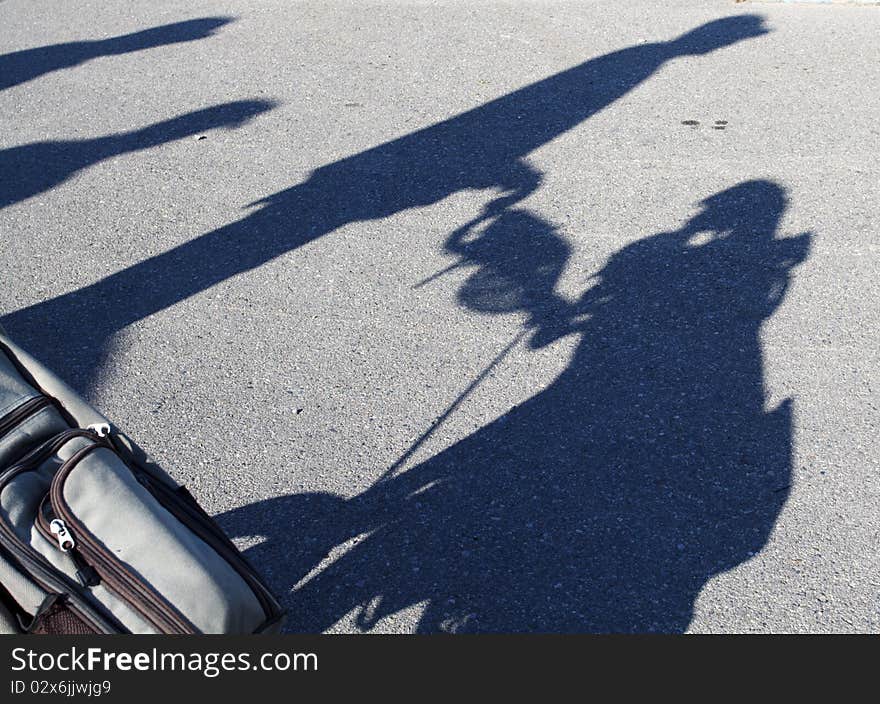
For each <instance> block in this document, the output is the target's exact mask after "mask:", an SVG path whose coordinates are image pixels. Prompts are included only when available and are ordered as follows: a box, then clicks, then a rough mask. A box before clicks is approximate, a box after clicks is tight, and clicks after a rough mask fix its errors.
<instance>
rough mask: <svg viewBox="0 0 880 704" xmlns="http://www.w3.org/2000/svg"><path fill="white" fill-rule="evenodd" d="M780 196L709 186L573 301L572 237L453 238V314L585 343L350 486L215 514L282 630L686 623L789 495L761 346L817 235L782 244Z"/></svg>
mask: <svg viewBox="0 0 880 704" xmlns="http://www.w3.org/2000/svg"><path fill="white" fill-rule="evenodd" d="M785 208H786V197H785V193H784V191H783V189H782V188H781V187H780V186H778V185H776V184H774V183H772V182H769V181H750V182H745V183H741V184H739V185H736V186H734V187H733V188H730V189H728V190H726V191H723V192H721V193H718V194H716V195H713V196H712V197H710V198H708V199H706V200H705V201H703V203H702V209H701V211H700V212H699V213H698V214H697V215H696V216H695V217H694V218H692V219H691V220H690V221H689V222H687V223H686V224H685V225H684V226H683V227H681V228H680V229H678V230H675V231H673V232H662V233H660V234H656V235H653V236H650V237H647V238H645V239H642V240H639V241H637V242H635V243H633V244H630V245H628V246H626V247H624V248H623V249H622V250H620V251H619V252H617V253H616V254H614V255H613V256H612V257H611V258H610V259H609V261H608V262H607V265H606V266H605V267H604V268H603V269H602V271H601V272H600V273H599V274H597V275H596V276H595V277H594V280H593V284H592V285H591V286H590V287H589V289H588V290H587V291H586V292H585V293H584V294H583V296H582V297H581V298H580V300H578V301H577V302H569V301H566V300H564V299H562V298H561V297H560V296H558V295H557V294H556V293H555V292H554V286H553V283H554V280H555V279H556V278H557V277H558V274H559V273H560V272H561V271H562V267H561V264H563V263H564V261H565V260H567V258H568V249H567V245H566V244H565V243H564V242H563V241H562V240H561V238H560V237H559V235H557V234H556V233H554V232H553V229H552V227H551V226H550V225H548V224H547V223H544V222H542V221H541V220H539V219H538V218H536V217H535V216H533V215H530V214H528V213H526V212H521V211H514V212H505V213H502V214H501V215H500V216H498V217H497V219H495V220H493V221H492V222H491V223H490V224H489V226H488V227H487V228H486V229H485V230H484V231H483V232H482V233H478V234H476V235H474V234H473V233H471V235H469V236H468V237H463V236H462V233H456V234H455V235H453V237H451V238H450V241H449V242H448V243H447V244H448V246H449V247H450V250H451V251H455V252H456V253H458V254H460V255H461V256H462V257H463V258H465V260H466V263H467V264H468V265H469V266H476V267H477V269H476V270H475V271H474V273H473V274H472V275H471V276H470V278H468V280H467V281H466V282H465V283H464V285H463V286H462V289H461V292H460V301H461V303H462V304H463V305H464V306H466V307H468V308H471V309H474V310H479V311H482V312H484V313H487V314H497V313H506V312H512V311H523V312H526V313H527V314H528V316H527V321H528V322H527V325H528V333H529V337H528V346H529V347H531V348H533V349H534V348H539V347H542V346H544V345H547V344H549V343H550V342H552V341H553V340H555V339H558V338H559V337H561V336H563V335H576V336H577V347H576V351H575V353H574V355H573V357H572V359H571V362H570V364H569V365H568V366H567V368H566V369H565V370H564V371H563V372H562V373H561V374H560V375H559V377H558V378H557V379H556V380H555V381H553V382H552V383H551V384H550V385H549V386H548V387H547V388H546V389H544V390H542V391H540V392H539V393H537V394H536V395H534V396H533V397H532V398H530V399H529V400H528V401H526V402H525V403H523V404H521V405H519V406H517V407H515V408H513V409H512V410H511V411H510V412H508V413H507V414H505V415H504V416H502V417H500V418H498V419H497V420H495V421H494V422H492V423H490V424H488V425H487V426H485V427H483V428H481V429H480V430H478V431H477V432H475V433H474V434H472V435H471V436H469V437H467V438H465V439H463V440H461V441H460V442H458V443H456V444H455V445H453V446H452V447H450V448H449V449H447V450H445V451H443V452H441V453H440V454H438V455H436V456H434V457H433V458H431V459H429V460H427V461H425V462H423V463H421V464H418V465H416V466H415V467H413V468H411V469H409V470H408V471H405V472H403V473H400V474H397V475H391V474H389V475H386V478H385V479H383V480H381V481H379V482H377V483H376V484H374V485H373V486H372V487H371V488H369V489H368V490H366V491H365V492H363V493H362V494H360V495H357V496H355V497H353V498H350V499H345V498H343V497H337V496H334V495H331V494H306V495H294V496H287V497H280V498H274V499H269V500H266V501H263V502H260V503H257V504H253V505H249V506H244V507H242V508H238V509H235V510H232V511H230V512H228V513H225V514H223V515H222V516H220V518H219V520H220V522H221V524H222V525H223V526H224V527H225V528H226V529H227V530H228V531H229V532H230V533H231V534H232V535H236V536H251V537H254V536H257V537H258V538H261V539H262V540H263V542H261V543H258V544H256V545H255V546H254V547H252V548H251V549H249V550H248V552H247V554H248V556H249V557H250V558H251V560H252V561H253V562H255V563H256V564H257V565H258V566H259V568H260V569H263V570H265V571H267V572H268V574H269V578H270V580H271V581H272V583H273V584H274V586H275V587H276V589H277V590H278V591H279V592H280V593H282V594H283V598H284V600H285V601H286V605H287V606H288V608H289V610H290V617H289V618H290V622H289V627H290V628H291V629H292V630H296V631H319V630H322V629H326V628H328V627H329V626H331V625H332V624H334V623H336V622H337V621H338V620H339V619H340V618H342V617H343V616H345V615H346V614H349V613H351V612H354V614H355V622H356V624H357V625H358V626H359V627H360V628H363V629H369V628H370V627H372V626H374V625H375V624H376V623H377V622H378V621H379V619H381V618H383V617H385V616H388V615H390V614H394V613H396V612H398V611H400V610H401V609H404V608H407V607H413V606H415V605H419V607H420V608H422V614H421V618H420V619H419V621H418V630H419V631H421V632H434V631H459V632H468V631H504V632H512V631H546V632H570V631H593V632H646V631H666V632H669V631H673V632H677V631H682V630H684V629H686V628H687V626H688V624H689V622H690V620H691V617H692V610H693V604H694V599H695V597H696V595H697V593H698V592H699V590H700V589H701V587H702V586H703V585H704V584H705V583H706V581H707V579H709V578H710V577H712V576H713V575H715V574H718V573H719V572H723V571H725V570H728V569H730V568H732V567H734V566H736V565H738V564H740V563H741V562H743V561H745V560H748V559H749V557H750V556H751V555H753V554H754V553H756V552H757V551H759V550H760V549H761V548H762V546H763V545H764V544H765V542H766V541H767V538H768V536H769V534H770V531H771V529H772V527H773V525H774V522H775V520H776V518H777V515H778V514H779V511H780V509H781V507H782V505H783V504H784V502H785V499H786V497H787V494H788V485H789V481H790V473H791V466H790V465H791V443H792V438H791V412H792V411H791V401H790V400H786V401H784V402H782V403H781V404H779V405H778V406H777V407H775V408H770V409H768V408H765V405H766V401H767V397H766V392H765V384H764V375H763V362H762V352H761V342H760V331H761V324H762V323H763V321H765V320H766V319H767V318H768V317H769V316H770V315H771V314H772V313H773V311H774V310H775V309H776V308H777V306H778V305H779V304H780V302H781V301H782V299H783V296H784V295H785V291H786V288H787V286H788V282H789V279H790V276H791V272H792V269H793V267H794V266H795V265H797V264H798V263H799V262H802V261H803V260H804V259H805V258H806V257H807V255H808V251H809V247H810V235H809V234H802V235H799V236H797V237H786V238H780V237H779V236H778V233H777V229H778V226H779V222H780V218H781V217H782V215H783V212H784V210H785ZM554 239H555V240H557V241H555V242H554ZM465 242H467V244H465ZM536 260H537V261H536ZM339 546H343V547H342V548H340V547H339ZM334 548H336V552H335V553H334V557H335V561H331V562H330V564H329V565H326V566H322V568H321V569H316V566H318V565H319V563H320V561H321V560H322V559H323V558H324V557H325V556H326V555H327V554H328V552H329V551H331V550H333V549H334ZM294 585H296V589H292V587H293V586H294Z"/></svg>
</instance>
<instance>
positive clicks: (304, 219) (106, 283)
mask: <svg viewBox="0 0 880 704" xmlns="http://www.w3.org/2000/svg"><path fill="white" fill-rule="evenodd" d="M766 32H767V30H766V29H765V28H764V26H763V20H762V19H761V18H760V17H759V16H755V15H738V16H733V17H728V18H725V19H721V20H716V21H713V22H709V23H707V24H704V25H702V26H700V27H697V28H696V29H694V30H692V31H690V32H687V33H685V34H683V35H681V36H679V37H677V38H675V39H672V40H670V41H665V42H655V43H646V44H640V45H637V46H633V47H629V48H626V49H622V50H620V51H615V52H612V53H610V54H606V55H604V56H600V57H597V58H594V59H590V60H588V61H585V62H584V63H582V64H580V65H578V66H575V67H573V68H571V69H568V70H566V71H562V72H560V73H557V74H555V75H553V76H550V77H548V78H545V79H543V80H541V81H538V82H536V83H533V84H531V85H528V86H526V87H524V88H521V89H519V90H516V91H514V92H512V93H509V94H507V95H504V96H502V97H500V98H497V99H495V100H492V101H490V102H488V103H486V104H484V105H481V106H479V107H476V108H474V109H472V110H469V111H467V112H464V113H462V114H460V115H457V116H455V117H452V118H450V119H448V120H445V121H443V122H440V123H437V124H435V125H432V126H430V127H426V128H424V129H421V130H418V131H416V132H412V133H410V134H407V135H405V136H403V137H400V138H398V139H395V140H392V141H390V142H386V143H384V144H382V145H380V146H377V147H374V148H372V149H368V150H366V151H363V152H360V153H358V154H355V155H352V156H350V157H346V158H344V159H341V160H339V161H336V162H333V163H331V164H328V165H325V166H322V167H320V168H318V169H316V170H315V171H314V172H312V174H311V175H310V176H309V178H308V179H307V180H306V181H304V182H303V183H300V184H298V185H295V186H293V187H291V188H288V189H285V190H283V191H280V192H278V193H276V194H274V195H271V196H268V197H267V198H264V199H262V200H260V201H259V202H257V203H253V204H251V212H249V214H247V215H246V216H244V217H243V218H242V219H240V220H238V221H236V222H233V223H231V224H228V225H226V226H223V227H221V228H219V229H217V230H214V231H212V232H208V233H206V234H203V235H201V236H199V237H197V238H195V239H193V240H190V241H188V242H186V243H184V244H182V245H180V246H178V247H175V248H173V249H170V250H168V251H166V252H164V253H162V254H159V255H157V256H154V257H150V258H148V259H146V260H143V261H140V262H138V263H136V264H133V265H131V266H129V267H127V268H125V269H122V270H121V271H118V272H117V273H115V274H112V275H110V276H108V277H106V278H104V279H101V280H100V281H97V282H95V283H93V284H91V285H88V286H85V287H82V288H80V289H77V290H75V291H71V292H69V293H66V294H63V295H61V296H59V297H57V298H53V299H51V300H47V301H43V302H41V303H38V304H35V305H33V306H30V307H28V308H25V309H22V310H19V311H16V312H14V313H12V314H10V315H6V316H5V317H4V318H3V319H2V320H0V323H2V324H3V325H4V326H5V327H6V328H7V329H8V330H9V331H10V333H11V334H13V335H14V336H15V337H16V338H17V339H18V340H20V341H21V342H22V344H24V345H26V346H28V347H29V348H31V349H36V350H40V353H41V354H42V355H43V356H44V357H45V358H46V359H45V361H46V362H48V363H49V364H50V366H52V367H53V368H54V369H56V370H58V371H59V372H60V373H61V374H62V375H63V376H65V377H66V378H67V379H69V380H70V381H71V383H73V384H74V386H76V387H77V388H79V389H82V390H84V391H86V392H88V391H89V390H90V389H91V387H92V386H93V384H94V382H95V379H96V375H97V374H98V373H99V372H100V369H101V368H102V365H103V363H104V360H105V357H106V355H107V353H108V350H109V343H110V341H111V339H112V337H113V335H114V334H115V333H117V332H119V331H120V330H122V329H123V328H125V327H126V326H128V325H130V324H132V323H135V322H137V321H139V320H142V319H144V318H146V317H147V316H149V315H151V314H154V313H156V312H158V311H161V310H163V309H165V308H168V307H169V306H172V305H174V304H176V303H178V302H180V301H182V300H184V299H186V298H188V297H190V296H192V295H195V294H197V293H199V292H201V291H204V290H205V289H207V288H209V287H211V286H214V285H216V284H219V283H221V282H223V281H225V280H227V279H229V278H230V277H232V276H235V275H237V274H241V273H243V272H246V271H249V270H252V269H254V268H256V267H258V266H260V265H262V264H264V263H265V262H267V261H269V260H271V259H273V258H275V257H277V256H279V255H282V254H284V253H287V252H290V251H291V250H294V249H296V248H297V247H300V246H301V245H303V244H305V243H307V242H310V241H312V240H314V239H316V238H318V237H321V236H323V235H326V234H328V233H330V232H332V231H334V230H336V229H338V228H340V227H342V226H343V225H346V224H348V223H352V222H357V221H365V220H374V219H379V218H384V217H387V216H390V215H392V214H394V213H399V212H401V211H403V210H406V209H408V208H414V207H419V206H425V205H429V204H433V203H437V202H439V201H441V200H443V199H444V198H446V197H448V196H450V195H452V194H454V193H456V192H458V191H461V190H465V189H489V188H491V189H494V190H495V191H496V193H497V195H498V196H499V197H500V198H501V199H502V200H503V202H504V207H507V208H511V207H512V206H513V205H515V204H516V203H517V202H519V201H521V200H522V199H523V198H525V197H526V196H528V195H529V194H530V193H532V192H533V191H534V190H535V189H536V188H538V186H539V185H540V183H541V179H542V175H541V173H540V172H539V171H538V170H537V169H535V168H534V167H533V166H532V165H531V164H530V163H529V162H528V160H527V156H528V154H529V153H530V152H532V151H534V150H535V149H537V148H538V147H540V146H542V145H544V144H546V143H547V142H549V141H551V140H552V139H554V138H556V137H558V136H559V135H561V134H563V133H564V132H566V131H567V130H570V129H572V128H574V127H575V126H577V125H578V124H580V123H581V122H583V121H584V120H586V119H588V118H589V117H590V116H592V115H594V114H595V113H596V112H598V111H600V110H602V109H603V108H605V107H606V106H608V105H609V104H611V103H613V102H614V101H615V100H617V99H618V98H620V97H621V96H623V95H625V94H626V93H627V92H629V91H630V90H632V89H634V88H635V87H636V86H638V85H639V84H640V83H641V82H643V81H644V80H646V79H647V78H648V77H650V76H651V75H652V74H653V73H654V72H655V71H657V70H658V69H660V68H661V67H662V66H663V65H664V64H666V62H668V61H671V60H674V59H676V58H678V57H684V56H698V55H704V54H708V53H710V52H712V51H714V50H716V49H719V48H721V47H725V46H729V45H732V44H734V43H736V42H739V41H742V40H745V39H749V38H753V37H757V36H760V35H762V34H764V33H766ZM84 336H85V339H84ZM72 337H76V338H77V339H80V340H82V345H81V353H79V354H76V355H71V354H69V352H68V351H67V350H64V349H63V348H62V347H60V346H57V345H55V344H54V341H55V340H57V339H72Z"/></svg>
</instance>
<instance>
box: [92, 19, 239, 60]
mask: <svg viewBox="0 0 880 704" xmlns="http://www.w3.org/2000/svg"><path fill="white" fill-rule="evenodd" d="M232 21H233V18H231V17H201V18H199V19H196V20H186V21H184V22H174V23H172V24H164V25H162V26H160V27H151V28H150V29H145V30H143V31H140V32H133V33H131V34H126V35H123V36H121V37H113V38H111V39H106V40H104V42H103V43H105V44H107V45H109V46H110V47H111V51H115V52H120V53H121V52H129V51H137V50H139V49H149V48H152V47H157V46H163V45H165V44H179V43H182V42H190V41H196V40H198V39H205V38H207V37H210V36H211V35H213V34H214V33H216V32H217V30H218V29H220V28H221V27H223V26H225V25H227V24H229V23H230V22H232Z"/></svg>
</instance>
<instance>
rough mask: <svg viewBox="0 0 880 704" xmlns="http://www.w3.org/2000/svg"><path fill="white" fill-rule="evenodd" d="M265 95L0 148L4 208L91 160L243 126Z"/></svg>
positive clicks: (261, 108)
mask: <svg viewBox="0 0 880 704" xmlns="http://www.w3.org/2000/svg"><path fill="white" fill-rule="evenodd" d="M273 106H274V103H272V102H269V101H265V100H241V101H237V102H233V103H225V104H222V105H214V106H212V107H209V108H204V109H202V110H196V111H194V112H190V113H187V114H185V115H179V116H178V117H175V118H173V119H170V120H163V121H162V122H157V123H156V124H154V125H149V126H147V127H144V128H143V129H139V130H133V131H131V132H123V133H120V134H113V135H109V136H106V137H97V138H95V139H80V140H69V141H52V142H36V143H34V144H25V145H22V146H19V147H10V148H9V149H2V150H0V174H4V176H3V177H0V208H4V207H7V206H9V205H12V204H14V203H19V202H21V201H23V200H26V199H27V198H32V197H33V196H36V195H39V194H40V193H44V192H46V191H48V190H49V189H51V188H54V187H55V186H58V185H59V184H61V183H63V182H64V181H66V180H67V179H69V178H70V177H71V176H73V175H74V174H76V173H77V172H78V171H81V170H83V169H85V168H87V167H89V166H94V165H95V164H97V163H99V162H101V161H104V160H105V159H110V158H112V157H114V156H119V155H121V154H127V153H131V152H137V151H141V150H144V149H150V148H152V147H156V146H159V145H160V144H166V143H168V142H173V141H175V140H178V139H184V138H186V137H189V136H192V135H195V134H199V133H200V132H204V131H207V130H210V129H214V128H217V127H226V128H230V129H231V128H233V127H238V126H240V125H242V124H244V123H246V122H247V121H248V120H250V119H252V118H253V117H254V116H256V115H258V114H260V113H262V112H265V111H266V110H269V109H271V108H272V107H273Z"/></svg>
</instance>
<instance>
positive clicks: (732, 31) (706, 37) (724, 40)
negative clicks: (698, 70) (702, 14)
mask: <svg viewBox="0 0 880 704" xmlns="http://www.w3.org/2000/svg"><path fill="white" fill-rule="evenodd" d="M769 31H770V30H769V29H767V27H766V26H765V25H764V18H763V17H761V16H760V15H738V16H736V17H725V18H724V19H720V20H715V21H713V22H707V23H706V24H704V25H701V26H700V27H697V28H696V29H693V30H691V31H690V32H687V33H686V34H682V35H681V36H680V37H679V38H678V39H675V40H673V41H671V42H670V46H672V47H674V48H675V52H676V53H677V54H681V55H687V54H693V55H700V54H708V53H710V52H712V51H715V50H716V49H719V48H721V47H723V46H729V45H731V44H736V43H737V42H741V41H743V40H744V39H752V38H754V37H760V36H761V35H763V34H767V33H768V32H769Z"/></svg>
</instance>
